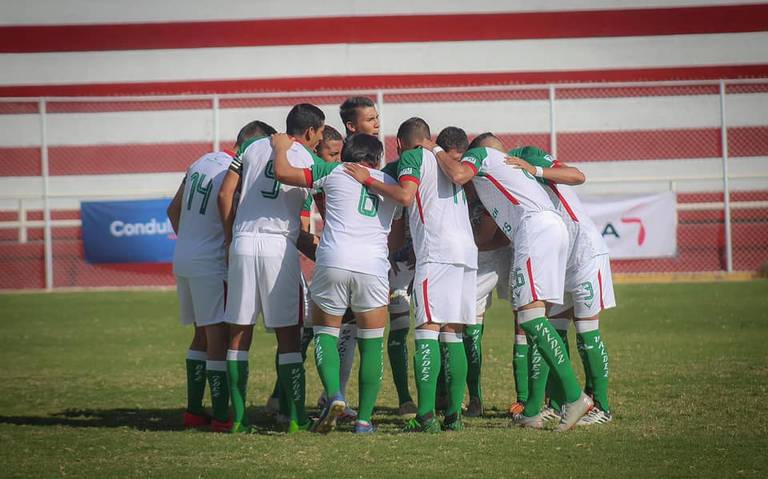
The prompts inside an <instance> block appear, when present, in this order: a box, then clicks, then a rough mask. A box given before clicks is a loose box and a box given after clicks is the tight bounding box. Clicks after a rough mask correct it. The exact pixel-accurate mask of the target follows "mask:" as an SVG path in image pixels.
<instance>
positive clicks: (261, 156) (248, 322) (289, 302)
mask: <svg viewBox="0 0 768 479" xmlns="http://www.w3.org/2000/svg"><path fill="white" fill-rule="evenodd" d="M324 126H325V115H324V114H323V112H322V110H320V109H319V108H317V107H316V106H314V105H310V104H308V103H302V104H299V105H296V106H294V107H293V108H292V109H291V111H290V112H289V113H288V117H287V118H286V131H287V132H288V133H289V134H290V135H292V136H293V137H294V138H295V139H296V143H294V144H293V146H292V147H291V149H290V150H289V151H288V159H289V161H290V162H291V163H292V164H294V165H296V166H299V167H302V168H309V167H310V166H311V165H312V164H313V163H314V161H315V158H316V157H315V155H314V153H313V149H314V148H315V147H316V146H317V144H318V143H319V142H320V140H321V138H322V136H323V127H324ZM273 156H274V154H273V151H272V144H271V139H270V138H261V139H258V140H253V141H250V142H247V143H245V144H244V145H242V146H241V148H240V155H239V157H238V159H236V161H233V162H232V165H231V166H230V169H229V171H228V172H227V176H226V177H225V179H224V185H223V186H222V189H221V192H220V193H219V206H220V208H222V210H225V212H228V211H229V209H231V207H232V200H233V197H234V192H235V189H236V185H237V184H238V182H242V188H241V193H240V200H239V204H238V207H237V212H236V213H235V218H234V227H233V233H232V244H231V246H230V251H229V291H228V294H227V314H226V321H227V322H228V323H229V324H230V343H229V351H228V352H227V360H228V365H227V366H228V370H229V373H230V384H231V390H232V405H233V409H234V424H233V426H232V430H233V432H238V431H242V430H247V427H246V425H245V393H246V389H247V378H248V350H249V349H250V345H251V335H252V333H253V325H254V323H255V322H256V319H257V317H258V315H259V314H260V313H261V314H262V316H263V317H264V325H265V326H266V327H267V328H269V329H273V330H274V331H275V333H276V336H277V352H278V361H277V362H278V379H279V381H280V384H281V386H282V391H283V392H285V393H287V394H288V399H289V401H288V404H289V408H290V412H289V418H290V421H289V425H288V431H289V432H296V431H299V430H302V429H308V428H309V425H310V422H309V420H308V419H307V416H306V413H305V410H304V396H305V375H304V364H303V360H302V357H301V352H300V336H301V322H302V318H301V316H302V313H303V310H304V308H303V301H302V298H301V294H300V291H301V290H302V283H301V269H300V267H299V253H298V250H297V248H296V241H297V238H298V236H299V230H300V220H299V218H300V210H301V208H302V205H303V204H304V202H305V201H306V198H307V192H306V190H305V189H303V188H295V187H292V186H287V185H284V184H281V183H280V181H279V180H278V179H277V178H276V177H275V170H274V161H273ZM223 216H225V217H226V216H227V215H223Z"/></svg>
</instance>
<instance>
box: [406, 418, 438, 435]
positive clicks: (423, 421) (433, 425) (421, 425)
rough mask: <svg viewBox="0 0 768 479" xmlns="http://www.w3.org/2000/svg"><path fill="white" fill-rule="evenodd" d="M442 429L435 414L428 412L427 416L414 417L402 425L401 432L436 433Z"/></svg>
mask: <svg viewBox="0 0 768 479" xmlns="http://www.w3.org/2000/svg"><path fill="white" fill-rule="evenodd" d="M441 430H442V429H441V427H440V423H439V422H438V421H437V419H435V416H434V415H432V414H430V415H429V417H428V418H420V417H419V416H416V417H414V418H413V419H411V420H410V421H408V422H407V423H405V426H403V429H402V432H427V433H436V432H440V431H441Z"/></svg>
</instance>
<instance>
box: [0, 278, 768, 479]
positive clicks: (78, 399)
mask: <svg viewBox="0 0 768 479" xmlns="http://www.w3.org/2000/svg"><path fill="white" fill-rule="evenodd" d="M617 297H618V300H619V302H620V307H619V308H618V309H616V310H613V311H610V312H608V313H607V314H605V315H604V322H603V328H602V331H603V337H604V338H605V341H606V345H607V347H608V351H609V354H610V360H611V363H610V367H611V391H612V405H613V409H614V421H613V423H611V424H609V425H607V426H597V427H593V428H589V429H587V428H582V429H577V430H575V431H572V432H570V433H567V434H564V435H558V434H554V433H551V432H542V431H531V430H520V429H513V428H509V427H507V426H508V422H509V421H508V420H507V419H506V418H505V416H504V410H505V407H506V405H507V404H508V401H509V399H510V397H511V395H512V391H513V390H514V387H513V382H512V381H513V379H512V366H511V343H512V335H513V328H512V324H511V322H510V315H511V311H510V309H509V306H508V305H507V304H506V303H503V302H500V301H498V302H497V303H496V304H495V305H494V307H493V309H492V310H491V311H490V313H489V317H488V319H487V326H486V331H487V332H486V335H485V339H484V347H485V359H484V361H485V363H484V373H485V374H484V389H485V395H486V402H487V404H488V406H490V408H491V410H490V411H489V412H490V417H487V418H483V419H475V420H473V419H467V421H466V422H467V430H466V431H465V432H463V433H452V434H448V433H443V434H439V435H405V434H397V433H396V431H397V430H398V427H399V425H400V424H401V421H400V419H399V418H397V417H396V416H394V415H392V411H393V409H392V408H393V407H394V406H395V405H396V404H395V403H396V401H395V399H394V398H395V393H394V387H393V386H392V383H391V376H390V373H389V370H388V369H387V370H386V371H385V380H384V385H383V388H382V393H381V395H380V397H379V404H380V406H381V407H380V408H378V409H377V411H378V413H377V414H376V416H375V417H374V420H375V421H376V422H377V424H379V425H380V426H381V429H380V432H379V433H378V434H376V435H374V436H370V437H358V436H355V435H354V434H351V433H350V432H349V429H348V428H346V429H345V428H344V427H342V428H341V430H340V431H338V432H335V433H333V434H331V435H329V436H324V437H321V436H318V435H314V434H310V433H302V434H298V435H292V436H288V435H285V434H282V433H280V432H278V431H273V430H272V428H271V426H270V422H269V419H268V418H267V417H266V416H265V415H264V414H263V412H262V405H263V403H264V401H265V399H266V397H267V394H268V393H269V391H271V387H272V384H273V380H274V371H273V364H274V363H273V354H274V339H273V338H272V336H270V335H267V334H265V333H261V334H257V335H256V338H255V342H254V346H253V348H252V355H251V383H250V391H249V394H250V398H249V400H250V401H252V402H253V406H252V407H251V408H250V410H249V413H250V415H251V417H252V419H253V420H254V421H255V422H256V423H258V424H260V425H261V431H262V434H254V435H236V436H231V435H214V434H210V433H201V432H185V431H182V430H181V429H180V427H179V425H180V421H181V415H182V411H183V409H182V407H183V405H184V394H185V386H184V384H185V383H184V381H185V376H184V370H183V365H184V353H185V350H186V347H187V345H188V340H189V338H190V337H191V331H190V330H189V329H185V328H182V327H181V326H179V325H178V324H177V320H176V299H175V295H174V294H173V293H170V292H158V293H139V292H117V293H70V294H40V295H37V294H36V295H2V296H0V364H2V365H3V368H2V371H3V372H4V374H3V377H2V380H0V385H2V386H0V387H1V389H0V391H1V392H0V461H1V462H2V469H1V470H0V477H27V476H42V477H49V476H75V477H82V476H86V477H148V476H152V477H185V478H186V477H222V476H224V475H225V474H226V475H227V476H228V477H237V476H253V477H258V476H265V477H266V476H269V477H299V476H305V477H374V476H377V477H382V478H384V477H393V476H399V477H402V476H424V477H427V476H432V477H434V476H443V477H464V476H480V475H482V476H484V477H544V476H549V477H557V478H565V477H586V476H590V477H617V476H624V477H718V478H723V477H766V476H767V475H768V459H767V458H766V452H767V451H768V394H767V389H768V388H767V387H766V381H767V380H768V348H766V347H765V344H766V338H768V282H766V281H755V282H744V283H709V284H673V285H623V286H622V285H620V286H618V287H617ZM573 343H574V339H573V332H571V346H572V347H573V346H574V344H573ZM576 362H577V363H578V360H577V361H576ZM577 369H578V370H579V373H580V372H581V367H580V365H577ZM307 371H308V374H307V377H308V381H309V384H308V396H307V402H308V403H314V400H315V399H316V397H317V394H318V393H319V392H320V386H319V381H318V379H317V375H316V373H315V370H314V363H313V361H311V360H310V361H309V362H308V363H307ZM411 387H412V392H413V385H412V386H411ZM356 390H357V388H356V384H355V382H353V383H352V385H351V387H350V397H351V402H352V403H356V402H357V401H356ZM414 393H415V392H414Z"/></svg>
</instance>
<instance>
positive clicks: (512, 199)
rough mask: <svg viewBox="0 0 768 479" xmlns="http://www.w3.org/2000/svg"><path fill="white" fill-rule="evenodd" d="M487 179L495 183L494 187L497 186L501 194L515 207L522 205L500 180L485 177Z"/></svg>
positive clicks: (489, 176)
mask: <svg viewBox="0 0 768 479" xmlns="http://www.w3.org/2000/svg"><path fill="white" fill-rule="evenodd" d="M485 177H486V178H488V181H490V182H491V183H493V186H495V187H496V189H497V190H499V191H501V194H502V195H504V197H506V198H507V199H508V200H509V201H510V202H511V203H512V204H513V205H519V204H520V202H519V201H517V198H515V197H514V196H512V193H510V192H509V191H508V190H507V189H506V188H504V186H503V185H502V184H501V183H499V180H497V179H496V178H494V177H493V176H491V175H485Z"/></svg>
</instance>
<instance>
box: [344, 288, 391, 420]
mask: <svg viewBox="0 0 768 479" xmlns="http://www.w3.org/2000/svg"><path fill="white" fill-rule="evenodd" d="M350 300H351V301H350V302H351V306H352V310H353V311H354V312H355V316H356V318H357V325H358V326H357V345H358V347H359V348H360V371H359V376H358V378H359V388H360V401H359V411H358V416H357V421H356V422H355V432H358V433H370V432H373V431H374V428H373V424H372V422H371V416H372V414H373V408H374V406H375V405H376V398H377V397H378V395H379V390H380V389H381V379H382V377H383V375H384V327H385V326H386V325H387V305H388V304H389V279H388V278H387V277H386V276H383V277H380V276H376V275H372V274H363V273H353V282H352V289H351V298H350Z"/></svg>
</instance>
